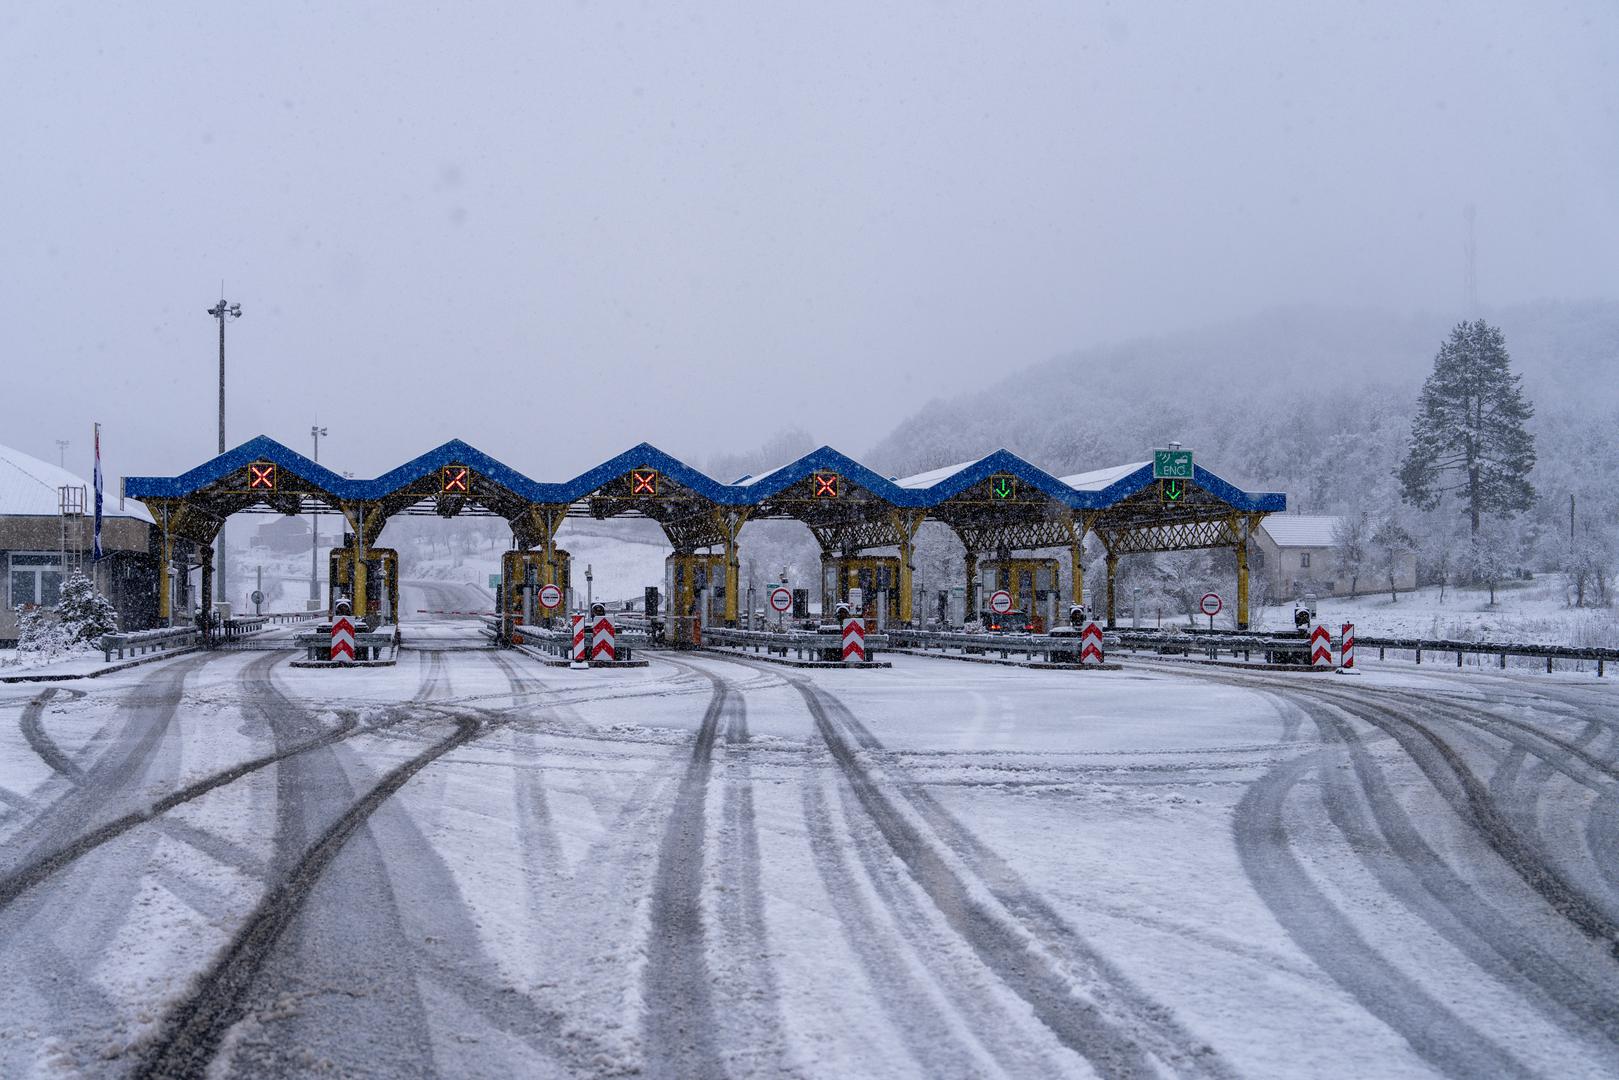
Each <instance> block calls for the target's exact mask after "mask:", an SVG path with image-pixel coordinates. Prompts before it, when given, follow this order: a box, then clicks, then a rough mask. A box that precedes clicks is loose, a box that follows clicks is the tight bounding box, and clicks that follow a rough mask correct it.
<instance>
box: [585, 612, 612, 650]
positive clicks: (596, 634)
mask: <svg viewBox="0 0 1619 1080" xmlns="http://www.w3.org/2000/svg"><path fill="white" fill-rule="evenodd" d="M614 633H615V631H614V629H613V620H612V619H610V618H608V617H607V616H606V615H598V616H597V617H596V625H595V626H593V627H591V630H590V658H591V659H592V660H616V659H618V654H617V653H616V652H614V650H613V636H614Z"/></svg>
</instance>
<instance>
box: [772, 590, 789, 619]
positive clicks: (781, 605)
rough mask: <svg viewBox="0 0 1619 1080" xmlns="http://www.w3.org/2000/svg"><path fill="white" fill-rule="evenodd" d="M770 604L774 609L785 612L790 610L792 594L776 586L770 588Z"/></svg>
mask: <svg viewBox="0 0 1619 1080" xmlns="http://www.w3.org/2000/svg"><path fill="white" fill-rule="evenodd" d="M770 606H771V607H772V608H773V609H775V610H776V611H780V612H784V613H785V612H787V611H790V610H792V606H793V594H792V592H791V591H790V590H788V589H785V588H781V587H777V588H774V589H771V590H770Z"/></svg>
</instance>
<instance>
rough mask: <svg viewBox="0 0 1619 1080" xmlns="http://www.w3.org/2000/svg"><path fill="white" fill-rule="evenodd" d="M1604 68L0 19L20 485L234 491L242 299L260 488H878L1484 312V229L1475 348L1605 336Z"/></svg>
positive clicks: (455, 17)
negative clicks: (1008, 405) (1047, 405)
mask: <svg viewBox="0 0 1619 1080" xmlns="http://www.w3.org/2000/svg"><path fill="white" fill-rule="evenodd" d="M877 8H880V10H875V9H877ZM1616 58H1619V5H1615V4H1614V3H1612V2H1611V0H1592V2H1588V3H1565V4H1550V3H1540V2H1529V0H1525V2H1522V3H1507V2H1497V0H1468V2H1459V3H1422V2H1411V0H1403V2H1394V3H1380V2H1372V3H1348V2H1345V0H1336V2H1329V3H1302V2H1294V0H1289V2H1279V3H1274V4H1256V3H1244V4H1207V3H1199V4H1192V3H1186V4H1180V3H1175V4H1158V3H1137V2H1131V3H1116V4H1111V5H1110V4H1101V3H1074V4H1051V5H1022V4H1008V3H992V4H991V3H986V4H961V3H948V4H931V5H908V4H894V5H870V4H859V3H856V4H847V5H843V4H828V3H816V4H806V5H801V6H797V7H789V6H787V5H778V4H737V5H721V4H700V5H691V6H685V5H681V6H674V5H662V4H643V5H630V4H603V5H591V4H568V5H561V4H514V5H511V6H509V7H500V6H496V5H493V4H451V5H443V6H442V7H433V8H427V7H420V6H415V5H409V4H393V3H389V4H372V5H363V6H362V5H341V6H340V5H327V4H318V5H294V4H290V3H276V4H258V5H240V6H238V5H231V4H223V5H222V4H217V3H215V4H197V5H191V6H189V7H188V8H187V9H186V10H182V5H180V4H161V5H147V4H131V5H118V6H115V5H112V4H102V3H94V4H82V5H67V4H61V5H58V4H48V5H47V4H41V5H23V4H18V3H13V4H7V5H5V6H4V7H3V8H0V91H3V102H4V105H3V113H0V115H3V120H0V141H3V144H4V146H5V152H4V157H3V159H0V215H3V217H0V221H3V223H4V228H3V230H0V234H3V237H4V245H5V257H4V259H3V260H0V333H3V335H4V336H3V338H0V342H3V349H4V369H5V377H4V384H5V388H6V390H5V394H6V404H7V406H8V407H7V408H6V411H5V415H6V423H5V425H4V429H3V434H0V442H4V443H8V444H13V445H16V446H18V447H20V448H22V449H24V450H27V451H30V452H32V453H35V454H37V455H39V456H42V457H51V458H54V456H55V446H54V440H55V439H57V438H69V439H72V440H74V446H73V448H72V449H71V450H70V454H71V458H70V461H69V464H70V465H73V466H74V467H76V468H78V469H80V470H81V471H86V472H87V471H88V463H87V455H88V449H89V425H90V423H91V422H92V421H93V420H101V421H102V422H103V423H104V425H105V438H106V440H107V453H108V455H109V464H110V466H111V468H112V469H113V470H114V471H117V472H170V471H178V470H183V469H185V468H188V467H190V466H191V465H194V464H196V463H198V462H199V461H201V460H203V459H204V458H205V457H207V456H209V455H211V454H212V452H213V448H214V440H215V428H214V424H215V419H214V409H215V404H214V400H215V399H214V394H215V387H214V364H215V336H214V335H215V330H214V325H213V322H212V320H210V319H209V317H208V316H207V315H206V314H205V309H206V308H207V307H208V306H209V304H211V303H212V301H213V299H214V298H216V297H217V295H218V291H219V282H220V279H221V278H223V279H224V281H225V288H226V291H227V293H228V295H229V297H230V298H231V299H233V300H236V301H239V302H240V303H241V304H242V305H243V308H244V310H245V312H246V314H245V316H244V317H243V318H242V319H241V320H240V321H239V322H236V323H233V324H231V325H230V327H229V330H228V333H229V335H230V337H229V342H230V344H229V355H230V363H231V376H230V380H231V381H230V410H229V417H228V425H229V434H230V442H231V444H232V445H234V444H235V443H237V442H239V441H241V440H242V439H245V438H247V437H249V436H251V435H254V434H258V433H260V432H263V433H266V434H270V435H272V436H275V437H277V438H281V439H282V440H283V441H286V442H289V443H290V444H291V445H293V446H295V447H298V448H305V447H307V445H308V429H309V425H310V423H312V422H313V421H315V420H316V418H317V416H318V419H319V421H320V422H321V423H323V424H326V425H327V426H329V427H330V429H331V436H330V438H329V440H328V441H327V442H326V443H325V444H324V446H323V451H324V452H323V454H322V457H323V459H324V460H326V461H328V462H329V463H330V464H332V465H333V466H334V467H337V468H352V469H354V470H355V471H356V472H358V473H360V474H361V475H366V476H369V475H373V474H374V473H376V472H379V471H381V470H384V469H386V468H388V467H390V466H392V465H394V464H397V463H398V462H399V461H401V460H403V459H404V458H406V457H408V456H410V455H411V454H414V453H416V452H418V451H421V450H425V449H427V448H429V447H431V446H432V445H435V444H437V443H438V442H441V441H443V440H445V439H448V438H451V437H456V436H459V437H462V438H465V439H467V440H468V441H470V442H472V443H474V444H476V445H479V446H481V447H482V448H484V449H486V450H487V451H489V452H490V453H493V454H494V455H496V456H497V457H501V458H504V459H505V460H508V461H509V462H511V463H512V464H513V465H515V466H517V467H518V468H520V469H523V470H524V471H526V472H528V473H529V474H531V475H535V476H537V477H539V478H542V479H563V478H566V477H568V476H571V475H573V474H574V473H576V472H578V471H579V470H581V469H583V468H585V467H587V466H588V465H590V464H593V463H594V462H595V461H597V460H599V459H600V458H602V457H604V456H607V455H608V454H611V453H614V452H616V451H618V450H620V449H623V448H624V447H626V446H628V445H630V444H632V443H634V442H636V441H639V440H641V439H648V440H650V441H653V442H656V443H658V444H659V445H661V446H663V447H664V448H665V449H667V450H669V451H671V452H672V453H675V454H677V455H681V456H687V457H690V458H692V459H694V460H697V461H699V462H700V461H701V460H703V459H704V458H706V457H707V456H708V455H709V454H710V453H712V452H714V451H716V450H720V449H723V448H725V447H726V446H740V447H748V446H753V445H757V444H758V443H760V442H762V441H764V440H765V439H766V438H768V437H769V436H770V435H771V434H772V433H774V432H775V431H777V430H779V429H780V428H781V427H784V426H789V425H792V424H794V423H796V424H799V425H801V426H803V427H806V428H808V429H809V430H810V431H811V432H812V433H814V434H815V436H816V437H817V438H818V439H821V440H823V441H827V442H831V443H834V444H836V445H838V446H840V447H842V448H845V449H847V450H849V451H851V452H853V453H857V454H858V453H860V452H861V451H863V450H865V449H866V448H867V447H868V446H870V445H871V444H872V443H873V442H875V441H876V440H877V439H879V438H880V437H881V436H882V435H884V434H886V433H887V431H888V429H889V428H890V427H891V426H892V425H893V423H894V421H895V420H897V419H899V418H901V417H903V416H904V415H906V414H908V413H909V412H910V411H912V409H913V408H914V407H915V406H916V405H917V404H919V403H920V402H921V401H922V400H925V399H926V398H928V397H931V396H934V395H936V394H945V393H953V392H955V391H958V390H960V389H964V388H968V387H970V386H972V385H974V384H976V383H983V384H986V385H987V384H988V383H990V382H993V381H995V378H996V377H997V375H998V374H999V373H1001V372H1004V371H1005V370H1006V369H1008V368H1011V367H1017V366H1021V365H1023V364H1026V363H1030V362H1033V361H1038V360H1041V359H1044V358H1046V357H1047V356H1049V355H1051V354H1054V353H1058V352H1062V351H1067V350H1069V349H1072V348H1074V347H1076V346H1082V345H1086V344H1092V343H1097V342H1102V341H1107V340H1113V339H1117V338H1121V337H1128V336H1136V335H1141V334H1151V333H1154V332H1157V331H1160V330H1164V329H1172V328H1182V327H1187V326H1193V325H1197V324H1200V323H1202V322H1206V321H1209V320H1215V319H1222V318H1227V317H1235V316H1240V315H1243V314H1247V313H1249V312H1251V311H1254V310H1256V309H1261V308H1265V307H1268V306H1272V305H1276V304H1283V303H1289V302H1295V301H1317V302H1327V303H1345V304H1361V305H1364V304H1370V305H1378V306H1386V307H1390V308H1394V309H1401V310H1410V309H1413V308H1426V309H1438V310H1447V309H1450V308H1456V309H1458V311H1459V310H1460V306H1461V301H1462V298H1463V259H1462V251H1463V237H1464V226H1463V217H1462V208H1463V206H1464V205H1465V204H1467V203H1469V202H1471V203H1474V204H1476V205H1477V208H1478V223H1479V224H1478V244H1479V253H1480V263H1479V290H1480V293H1481V295H1482V296H1483V298H1484V299H1485V301H1486V302H1491V303H1507V302H1513V301H1518V300H1526V299H1534V298H1540V297H1612V296H1615V295H1616V294H1619V64H1616ZM1239 377H1240V376H1239ZM41 402H50V403H51V404H49V405H48V406H45V405H41V404H39V403H41ZM1053 419H1054V422H1071V418H1053Z"/></svg>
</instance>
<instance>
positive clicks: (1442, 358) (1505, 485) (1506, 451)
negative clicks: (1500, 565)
mask: <svg viewBox="0 0 1619 1080" xmlns="http://www.w3.org/2000/svg"><path fill="white" fill-rule="evenodd" d="M1520 381H1521V380H1520V379H1519V377H1518V376H1517V375H1514V374H1513V373H1512V370H1511V357H1510V356H1509V355H1508V354H1507V346H1506V338H1505V337H1503V336H1502V334H1501V331H1500V330H1499V329H1497V328H1495V327H1493V326H1490V325H1489V324H1488V323H1486V322H1484V321H1483V320H1482V319H1480V320H1478V321H1476V322H1471V323H1461V324H1460V325H1458V326H1457V327H1456V328H1455V329H1454V330H1452V331H1451V334H1450V340H1448V341H1446V342H1445V343H1444V345H1442V346H1440V349H1439V355H1438V356H1436V357H1435V358H1434V368H1433V373H1432V374H1431V375H1429V376H1428V379H1427V381H1426V382H1424V383H1423V384H1422V394H1421V397H1420V398H1419V399H1418V403H1417V415H1416V417H1415V418H1414V419H1413V420H1412V422H1411V440H1410V443H1409V444H1408V446H1407V450H1406V457H1405V463H1404V464H1403V465H1401V467H1400V473H1399V476H1400V492H1401V495H1402V497H1403V498H1404V499H1405V500H1406V501H1407V502H1409V503H1412V504H1413V505H1415V506H1418V507H1420V508H1422V509H1424V510H1431V509H1433V508H1434V507H1435V506H1437V505H1438V504H1439V500H1440V498H1441V497H1442V496H1444V495H1446V494H1449V493H1456V494H1458V495H1460V497H1461V498H1462V501H1463V502H1464V503H1465V505H1466V507H1467V514H1468V520H1469V522H1470V524H1471V527H1472V532H1473V534H1474V535H1475V536H1476V535H1477V534H1478V531H1479V526H1480V524H1481V522H1482V520H1483V517H1484V515H1485V514H1495V513H1511V512H1514V511H1520V510H1527V509H1529V508H1530V507H1531V506H1532V505H1533V504H1534V501H1535V489H1534V487H1533V486H1531V485H1530V483H1529V473H1530V470H1532V469H1533V468H1534V467H1535V438H1534V436H1533V435H1532V434H1530V432H1529V430H1528V429H1527V428H1526V427H1524V422H1525V421H1527V420H1528V419H1529V418H1530V417H1531V416H1533V415H1534V407H1533V406H1531V405H1530V404H1529V402H1528V400H1527V399H1525V398H1524V396H1523V391H1522V389H1521V388H1520V386H1519V383H1520Z"/></svg>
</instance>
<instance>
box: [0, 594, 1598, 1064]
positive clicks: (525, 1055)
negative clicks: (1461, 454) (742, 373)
mask: <svg viewBox="0 0 1619 1080" xmlns="http://www.w3.org/2000/svg"><path fill="white" fill-rule="evenodd" d="M412 629H413V628H409V627H407V630H406V639H407V642H409V641H411V640H413V636H412V633H411V631H412ZM414 640H415V641H416V642H417V643H418V647H417V648H414V649H411V648H407V649H406V650H405V651H404V652H403V653H402V655H401V660H400V664H399V666H398V667H397V668H392V669H365V670H350V671H345V672H332V671H320V670H307V669H294V668H291V667H289V666H288V665H287V663H286V659H287V656H286V654H284V653H275V652H235V653H230V652H227V653H217V654H204V655H193V656H186V657H180V658H176V659H172V660H168V661H164V662H161V663H158V664H155V665H151V666H148V667H143V668H139V669H134V670H131V671H128V672H122V673H119V674H116V675H112V676H108V677H106V678H103V679H98V680H93V681H84V682H82V683H66V684H62V685H60V686H54V687H50V688H40V687H37V686H7V687H4V688H0V1075H3V1076H6V1077H13V1076H15V1077H29V1076H51V1077H55V1076H117V1077H123V1076H164V1077H168V1076H202V1075H205V1074H207V1075H211V1076H219V1077H230V1076H240V1077H249V1076H252V1077H257V1076H294V1075H305V1074H309V1073H317V1074H319V1073H330V1074H332V1075H368V1076H489V1077H497V1076H498V1077H510V1076H552V1075H555V1076H578V1075H584V1076H611V1075H624V1074H635V1073H641V1074H645V1075H649V1076H654V1077H722V1076H730V1077H742V1076H776V1075H789V1076H814V1077H848V1076H916V1077H978V1076H1020V1077H1021V1076H1040V1077H1045V1076H1088V1075H1101V1076H1109V1077H1113V1076H1118V1077H1148V1076H1188V1077H1235V1076H1255V1077H1259V1076H1274V1077H1284V1076H1285V1077H1299V1076H1320V1077H1327V1076H1333V1077H1336V1076H1380V1077H1381V1076H1392V1077H1400V1076H1433V1075H1446V1076H1454V1077H1473V1076H1546V1077H1554V1076H1555V1077H1578V1076H1592V1077H1595V1076H1611V1075H1614V1074H1615V1073H1619V960H1616V942H1619V799H1616V794H1619V701H1616V698H1615V696H1614V692H1613V691H1611V690H1610V687H1609V684H1608V682H1607V681H1606V680H1603V681H1600V682H1599V681H1596V680H1594V679H1592V678H1591V677H1590V676H1589V675H1586V676H1576V675H1568V676H1560V675H1559V676H1550V677H1548V676H1545V675H1538V676H1530V675H1527V674H1525V675H1516V674H1513V675H1507V676H1502V675H1492V674H1486V673H1482V672H1466V673H1455V672H1432V671H1428V670H1420V671H1419V670H1415V669H1412V668H1409V667H1406V666H1403V665H1395V664H1390V665H1387V666H1386V667H1379V666H1377V665H1374V666H1373V668H1372V670H1371V671H1370V672H1369V673H1368V674H1364V675H1362V676H1361V677H1360V678H1358V679H1350V678H1338V677H1331V676H1326V677H1323V676H1305V675H1297V674H1265V673H1257V672H1244V671H1233V670H1230V669H1223V668H1201V667H1196V666H1193V665H1188V664H1184V663H1181V664H1177V663H1172V662H1161V663H1156V664H1155V663H1150V662H1145V661H1136V662H1132V663H1129V664H1127V665H1126V667H1125V669H1124V670H1122V671H1118V672H1086V673H1082V674H1081V673H1075V672H1063V671H1048V672H1041V671H1031V670H1024V669H1017V668H1001V667H991V666H980V665H974V664H962V663H954V662H951V661H948V660H943V659H933V658H921V657H906V656H902V657H896V658H895V666H894V667H893V668H892V669H891V670H871V671H800V670H795V669H789V668H781V667H774V666H768V665H763V664H758V663H755V662H750V661H747V660H745V659H741V658H729V657H721V656H717V655H711V654H667V653H656V654H652V664H651V666H650V667H648V668H645V669H634V670H617V671H606V670H593V671H586V672H575V671H570V670H567V669H555V668H546V667H542V666H540V665H538V664H536V663H534V662H533V661H532V660H530V659H528V658H527V657H526V656H524V655H522V654H520V653H515V652H495V651H492V650H487V649H479V648H476V647H472V646H473V645H474V644H475V637H474V636H473V633H472V631H471V630H470V628H469V629H468V631H466V632H463V633H462V634H461V636H460V637H459V638H458V637H457V634H456V632H455V630H454V628H446V627H444V626H438V627H433V628H429V629H428V630H427V631H423V632H418V633H416V634H415V635H414ZM424 646H425V647H424Z"/></svg>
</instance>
